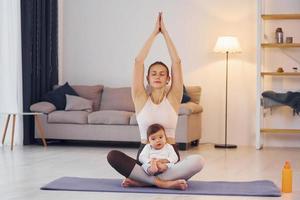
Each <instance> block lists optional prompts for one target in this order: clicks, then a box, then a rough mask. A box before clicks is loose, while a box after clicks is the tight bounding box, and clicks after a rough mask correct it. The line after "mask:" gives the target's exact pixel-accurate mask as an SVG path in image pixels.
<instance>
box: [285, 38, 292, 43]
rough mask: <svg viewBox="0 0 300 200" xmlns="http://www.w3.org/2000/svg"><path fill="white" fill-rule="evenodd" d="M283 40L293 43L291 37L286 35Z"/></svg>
mask: <svg viewBox="0 0 300 200" xmlns="http://www.w3.org/2000/svg"><path fill="white" fill-rule="evenodd" d="M285 42H286V43H293V37H286V38H285Z"/></svg>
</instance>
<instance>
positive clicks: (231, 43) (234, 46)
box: [214, 36, 242, 53]
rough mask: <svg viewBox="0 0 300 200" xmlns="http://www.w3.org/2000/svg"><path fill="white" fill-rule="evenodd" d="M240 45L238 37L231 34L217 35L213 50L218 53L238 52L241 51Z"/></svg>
mask: <svg viewBox="0 0 300 200" xmlns="http://www.w3.org/2000/svg"><path fill="white" fill-rule="evenodd" d="M241 51H242V50H241V47H240V43H239V41H238V39H237V38H236V37H232V36H222V37H218V40H217V42H216V45H215V48H214V52H218V53H226V52H229V53H238V52H241Z"/></svg>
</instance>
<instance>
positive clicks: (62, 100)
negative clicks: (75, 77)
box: [43, 82, 78, 110]
mask: <svg viewBox="0 0 300 200" xmlns="http://www.w3.org/2000/svg"><path fill="white" fill-rule="evenodd" d="M66 94H69V95H75V96H78V94H77V92H75V90H74V89H73V88H72V87H71V86H70V85H69V83H68V82H66V83H65V84H64V85H62V86H60V87H58V88H57V89H55V90H52V91H50V92H48V93H47V94H46V95H44V97H43V101H47V102H50V103H52V104H53V105H54V106H55V107H56V110H64V109H65V107H66V96H65V95H66Z"/></svg>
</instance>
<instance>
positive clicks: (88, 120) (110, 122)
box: [30, 85, 202, 150]
mask: <svg viewBox="0 0 300 200" xmlns="http://www.w3.org/2000/svg"><path fill="white" fill-rule="evenodd" d="M72 88H73V89H74V90H75V91H76V92H77V93H78V94H79V96H80V97H83V98H85V99H89V100H90V101H92V102H93V109H92V111H84V110H82V111H80V110H68V111H66V110H56V108H55V106H54V105H53V104H51V103H49V102H38V103H36V104H33V105H32V106H31V107H30V110H31V111H32V112H42V113H43V115H41V122H42V126H43V128H44V130H45V138H46V140H47V139H55V140H80V141H82V140H84V141H103V142H106V141H107V142H116V143H117V142H139V141H140V134H139V129H138V125H137V121H136V117H135V112H134V105H133V102H132V99H131V90H130V87H123V88H109V87H103V86H102V85H96V86H78V85H77V86H76V85H74V86H72ZM186 89H187V93H188V94H189V96H190V97H191V101H190V102H188V103H183V104H181V106H180V110H179V118H178V124H177V129H176V142H177V143H178V144H179V148H180V149H181V150H185V149H187V148H189V147H190V146H197V145H198V143H199V140H200V138H201V113H202V107H201V106H200V94H201V87H199V86H187V87H186ZM39 137H40V136H39V134H37V130H36V131H35V138H36V139H39Z"/></svg>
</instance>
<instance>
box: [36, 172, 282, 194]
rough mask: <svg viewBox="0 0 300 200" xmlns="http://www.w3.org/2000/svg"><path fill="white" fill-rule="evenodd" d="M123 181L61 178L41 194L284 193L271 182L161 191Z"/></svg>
mask: <svg viewBox="0 0 300 200" xmlns="http://www.w3.org/2000/svg"><path fill="white" fill-rule="evenodd" d="M121 182H122V180H121V179H97V178H79V177H62V178H58V179H56V180H54V181H52V182H50V183H48V184H47V185H45V186H43V187H41V189H42V190H65V191H93V192H129V193H160V194H189V195H229V196H265V197H280V196H281V193H280V191H279V189H278V188H277V187H276V185H275V184H274V183H273V182H272V181H268V180H259V181H250V182H226V181H188V188H187V190H183V191H182V190H172V189H161V188H157V187H127V188H124V187H122V186H121Z"/></svg>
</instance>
